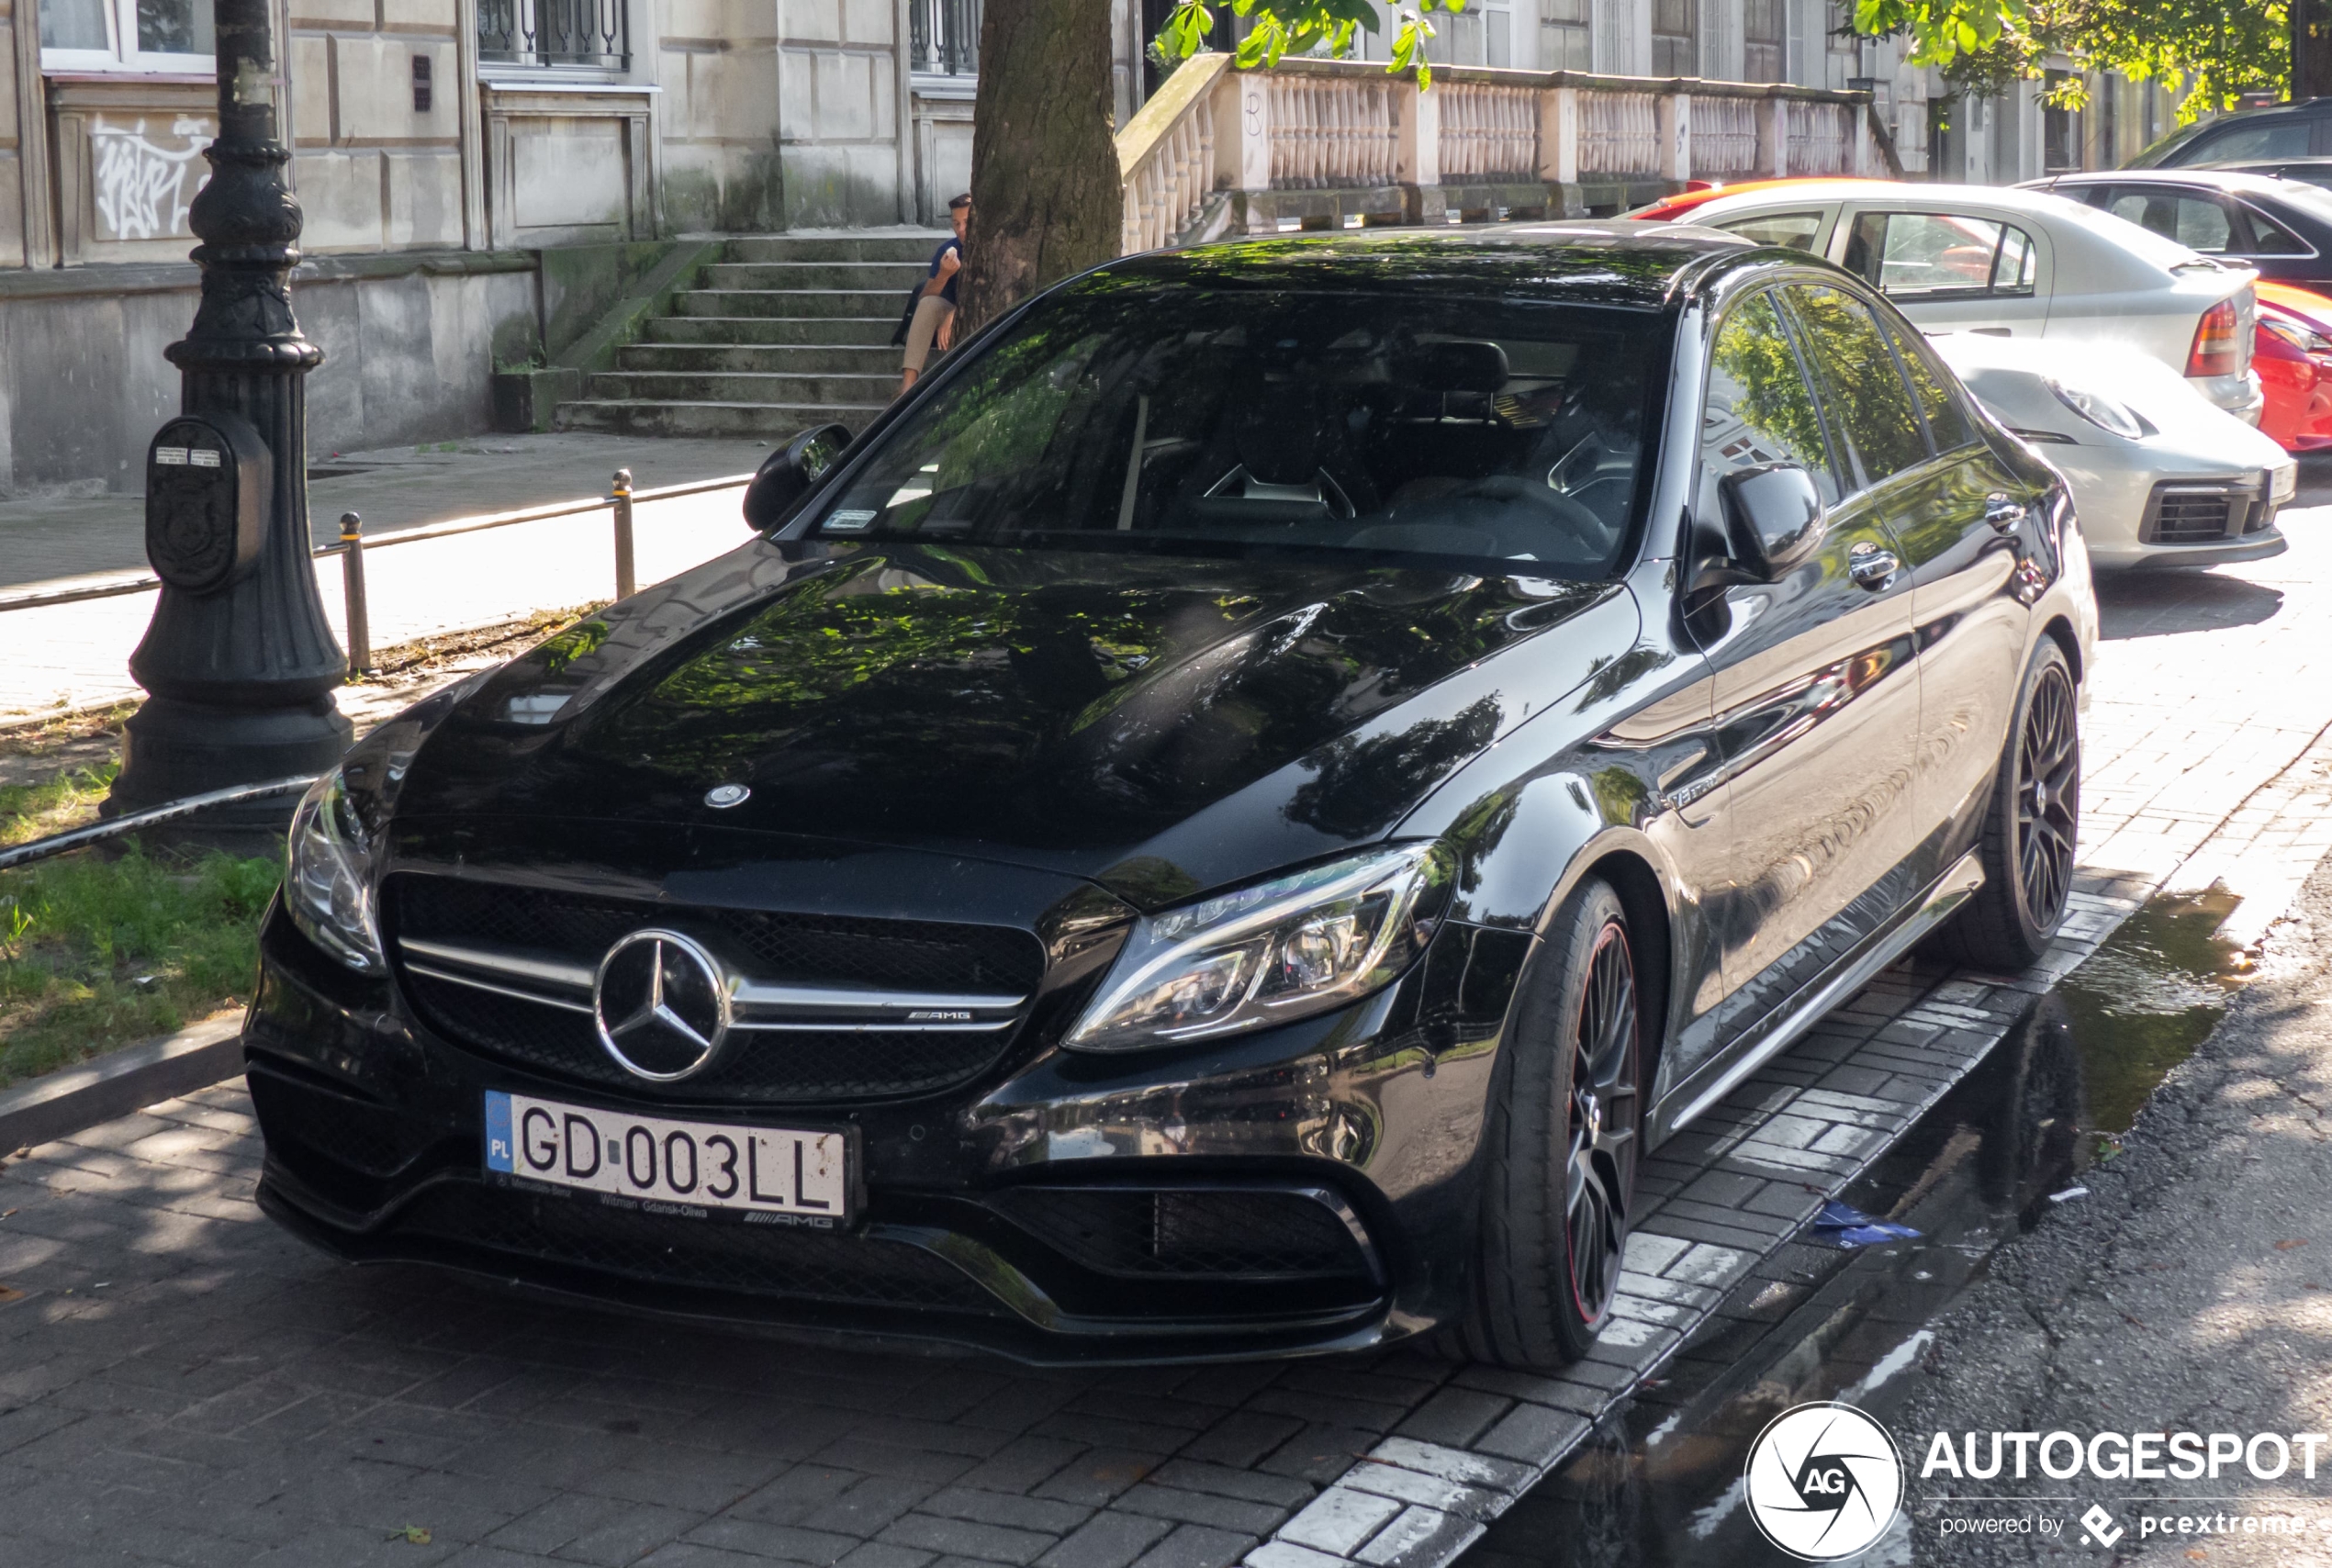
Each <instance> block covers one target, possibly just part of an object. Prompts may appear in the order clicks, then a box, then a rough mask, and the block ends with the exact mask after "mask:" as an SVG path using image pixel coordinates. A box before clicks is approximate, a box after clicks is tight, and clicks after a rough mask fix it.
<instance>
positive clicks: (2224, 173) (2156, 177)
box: [2018, 160, 2332, 196]
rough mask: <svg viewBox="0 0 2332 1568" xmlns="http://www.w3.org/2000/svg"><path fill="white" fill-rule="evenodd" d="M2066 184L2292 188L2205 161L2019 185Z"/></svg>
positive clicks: (2245, 190) (2255, 192) (2262, 191)
mask: <svg viewBox="0 0 2332 1568" xmlns="http://www.w3.org/2000/svg"><path fill="white" fill-rule="evenodd" d="M2326 162H2332V160H2326ZM2066 185H2209V186H2211V187H2212V188H2213V189H2214V190H2222V191H2225V192H2226V193H2227V194H2228V195H2229V196H2284V195H2287V194H2289V193H2290V191H2291V189H2292V182H2291V181H2289V180H2279V179H2277V178H2276V177H2275V176H2274V175H2272V174H2249V173H2247V172H2245V171H2243V170H2241V169H2227V168H2218V167H2214V166H2213V165H2211V164H2208V163H2189V164H2185V165H2182V166H2179V165H2173V166H2172V167H2170V168H2167V169H2091V170H2084V171H2082V172H2081V173H2080V174H2051V175H2050V176H2049V177H2048V178H2047V179H2046V180H2028V181H2026V182H2025V184H2024V185H2021V186H2019V187H2018V188H2019V189H2020V190H2021V189H2031V190H2052V189H2059V188H2062V187H2063V186H2066Z"/></svg>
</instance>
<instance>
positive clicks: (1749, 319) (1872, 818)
mask: <svg viewBox="0 0 2332 1568" xmlns="http://www.w3.org/2000/svg"><path fill="white" fill-rule="evenodd" d="M1710 360H1711V364H1710V376H1709V385H1708V392H1707V398H1706V401H1705V403H1704V405H1703V413H1702V440H1701V458H1700V484H1699V493H1698V496H1697V497H1696V500H1695V509H1696V511H1697V512H1698V514H1699V516H1700V517H1701V518H1703V519H1704V520H1708V521H1716V522H1717V523H1718V526H1720V527H1721V521H1720V520H1721V517H1722V511H1721V500H1720V496H1719V491H1718V481H1719V480H1720V479H1721V478H1722V476H1724V475H1725V474H1726V473H1728V472H1730V471H1732V470H1733V469H1735V468H1740V467H1746V466H1751V465H1758V464H1764V463H1771V462H1776V461H1786V462H1795V463H1799V464H1802V465H1804V466H1806V467H1807V468H1808V469H1810V470H1811V471H1812V472H1813V474H1814V475H1815V478H1816V483H1817V486H1818V487H1820V488H1821V489H1822V492H1823V495H1824V498H1825V500H1826V501H1828V502H1829V503H1830V505H1831V509H1832V510H1831V521H1830V528H1829V532H1828V534H1827V536H1826V537H1825V539H1824V541H1823V543H1822V548H1821V550H1820V552H1819V553H1818V554H1816V555H1815V556H1814V557H1813V558H1812V559H1811V560H1810V561H1808V562H1806V563H1805V564H1803V565H1802V566H1799V567H1797V568H1796V569H1794V570H1792V571H1790V572H1788V573H1787V574H1785V575H1784V576H1783V577H1782V578H1781V579H1780V580H1779V581H1777V582H1773V583H1752V584H1740V585H1735V586H1733V587H1730V588H1725V589H1724V590H1723V593H1722V603H1721V605H1720V606H1717V607H1715V609H1714V610H1712V611H1711V612H1709V613H1704V614H1703V615H1702V616H1700V617H1698V618H1697V625H1696V635H1697V637H1698V639H1699V642H1700V645H1701V647H1702V650H1703V651H1704V652H1705V653H1706V655H1708V658H1709V662H1710V670H1711V676H1712V678H1713V680H1714V683H1715V687H1716V698H1715V700H1716V710H1717V724H1718V731H1719V737H1720V740H1719V744H1720V746H1721V756H1722V757H1723V766H1724V768H1725V771H1726V774H1727V777H1728V782H1727V784H1726V785H1725V788H1726V790H1727V791H1728V796H1727V801H1726V805H1725V815H1726V818H1727V820H1728V821H1729V823H1731V824H1732V849H1731V851H1730V866H1731V873H1730V875H1729V876H1728V878H1727V879H1726V883H1725V885H1724V886H1723V888H1721V890H1718V891H1716V892H1715V893H1713V894H1712V895H1711V898H1712V902H1715V903H1717V904H1720V905H1721V908H1720V909H1716V910H1712V911H1711V919H1712V924H1716V925H1717V926H1718V927H1719V928H1720V929H1721V931H1722V932H1723V934H1724V941H1725V957H1724V977H1725V984H1726V987H1727V990H1728V995H1727V998H1726V1003H1725V1007H1724V1010H1723V1015H1722V1018H1721V1022H1720V1025H1719V1027H1718V1030H1717V1032H1716V1038H1717V1040H1719V1041H1723V1040H1729V1039H1732V1038H1733V1037H1736V1036H1738V1035H1739V1034H1740V1033H1741V1032H1742V1031H1743V1030H1744V1029H1747V1028H1748V1027H1750V1026H1751V1025H1754V1024H1755V1023H1756V1022H1757V1020H1758V1019H1760V1018H1762V1017H1764V1016H1765V1015H1766V1014H1768V1013H1770V1012H1771V1011H1772V1010H1773V1009H1774V1008H1775V1007H1776V1006H1777V1005H1779V1004H1780V1003H1782V1002H1786V1001H1788V999H1789V997H1790V996H1791V995H1792V994H1793V993H1795V992H1796V991H1798V990H1799V989H1800V988H1802V987H1803V986H1804V985H1805V984H1806V983H1807V981H1808V980H1811V979H1812V978H1813V976H1814V975H1816V974H1818V973H1819V972H1820V971H1821V970H1822V969H1825V968H1827V967H1828V966H1829V965H1830V964H1831V963H1832V962H1834V961H1835V960H1836V959H1837V958H1840V957H1842V956H1843V955H1844V953H1845V951H1846V950H1847V949H1849V948H1850V947H1852V946H1854V945H1855V944H1856V941H1858V940H1859V939H1860V938H1861V937H1862V936H1865V935H1868V934H1869V933H1870V932H1871V931H1872V930H1873V929H1875V928H1876V927H1877V925H1878V924H1880V923H1881V922H1883V921H1884V920H1885V919H1886V918H1887V917H1888V916H1889V915H1890V914H1891V913H1894V912H1895V911H1896V910H1897V909H1898V908H1900V904H1901V902H1902V900H1903V898H1904V897H1905V896H1906V890H1905V889H1904V888H1903V887H1901V886H1900V885H1898V883H1897V882H1896V881H1894V880H1892V879H1890V873H1891V871H1892V869H1893V868H1894V867H1895V865H1896V864H1897V863H1898V862H1899V861H1900V860H1901V859H1902V858H1903V857H1905V856H1906V855H1908V854H1909V853H1910V851H1911V847H1912V841H1913V839H1914V838H1915V836H1916V834H1914V833H1912V827H1911V823H1910V820H1909V817H1908V812H1907V808H1908V805H1909V800H1908V797H1909V794H1910V790H1911V780H1912V751H1913V745H1914V742H1915V738H1916V734H1917V730H1918V723H1919V690H1918V681H1917V677H1916V675H1915V674H1914V673H1913V668H1912V613H1911V611H1912V594H1911V578H1910V576H1909V574H1908V573H1906V572H1904V571H1902V570H1900V547H1899V545H1898V544H1897V543H1896V540H1895V537H1894V535H1893V533H1892V532H1891V531H1890V530H1889V527H1888V526H1887V523H1886V521H1885V516H1884V510H1883V507H1882V506H1880V505H1878V504H1875V499H1876V498H1874V497H1873V496H1872V495H1871V494H1870V493H1869V487H1867V485H1865V484H1864V483H1863V481H1862V479H1861V477H1860V470H1859V469H1858V468H1857V467H1856V465H1855V460H1854V456H1853V452H1852V449H1851V447H1850V446H1848V445H1847V444H1846V442H1845V439H1844V437H1845V431H1844V428H1843V426H1841V425H1840V424H1839V423H1838V422H1837V421H1836V420H1834V419H1833V418H1829V417H1826V416H1825V409H1824V403H1825V401H1827V400H1826V399H1818V398H1817V397H1816V395H1815V392H1814V386H1813V383H1812V381H1811V377H1810V374H1809V367H1808V364H1807V362H1806V359H1805V356H1804V354H1803V353H1802V352H1801V344H1800V343H1799V340H1798V337H1797V334H1795V333H1794V332H1793V331H1792V330H1790V328H1789V327H1788V325H1787V324H1786V311H1785V308H1784V307H1783V305H1782V304H1781V301H1780V298H1779V293H1778V291H1777V290H1774V289H1766V290H1764V291H1760V292H1758V293H1755V294H1752V295H1749V296H1747V297H1743V298H1742V299H1739V300H1737V301H1735V302H1734V303H1733V305H1732V307H1731V308H1730V309H1729V310H1728V311H1727V312H1726V316H1725V319H1723V321H1722V322H1721V324H1720V325H1719V327H1718V330H1717V334H1716V338H1715V341H1714V343H1713V345H1712V348H1711V353H1710ZM1698 1065H1699V1063H1696V1062H1679V1063H1678V1064H1677V1070H1678V1072H1679V1074H1681V1073H1683V1072H1687V1071H1689V1070H1692V1069H1693V1068H1694V1067H1696V1066H1698Z"/></svg>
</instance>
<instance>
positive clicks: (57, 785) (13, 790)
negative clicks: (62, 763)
mask: <svg viewBox="0 0 2332 1568" xmlns="http://www.w3.org/2000/svg"><path fill="white" fill-rule="evenodd" d="M120 771H121V764H120V763H118V762H103V763H99V764H98V765H96V766H95V767H75V768H71V769H68V770H67V771H65V772H63V773H61V774H59V775H58V776H57V777H56V778H50V779H47V780H45V781H44V782H41V783H39V784H0V849H6V848H7V847H8V846H11V845H16V844H28V843H30V842H31V841H32V840H34V839H36V838H46V837H48V836H49V835H50V834H52V833H63V832H64V831H65V830H66V829H68V828H76V827H81V826H84V825H85V824H87V823H93V822H95V821H96V820H97V805H98V802H99V801H103V800H104V799H105V798H106V791H107V790H110V789H112V788H113V780H114V775H116V774H117V773H119V772H120Z"/></svg>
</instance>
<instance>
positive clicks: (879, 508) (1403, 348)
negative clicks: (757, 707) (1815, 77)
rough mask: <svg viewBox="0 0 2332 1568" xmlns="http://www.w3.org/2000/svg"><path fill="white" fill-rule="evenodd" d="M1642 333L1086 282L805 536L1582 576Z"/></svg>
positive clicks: (1617, 525) (1633, 405)
mask: <svg viewBox="0 0 2332 1568" xmlns="http://www.w3.org/2000/svg"><path fill="white" fill-rule="evenodd" d="M1660 342H1661V340H1660V322H1659V319H1658V318H1655V317H1652V316H1649V315H1646V314H1644V313H1642V312H1637V311H1627V310H1615V309H1608V308H1593V307H1583V306H1555V305H1543V304H1536V303H1528V302H1517V301H1510V300H1501V299H1497V298H1495V297H1490V298H1480V297H1476V298H1443V297H1423V298H1420V297H1413V296H1402V295H1396V294H1391V293H1385V294H1364V293H1325V292H1306V291H1298V290H1229V289H1224V290H1210V289H1203V288H1192V287H1181V286H1137V287H1129V286H1127V285H1125V284H1123V283H1114V282H1112V281H1110V280H1106V279H1095V280H1093V281H1091V282H1089V283H1087V284H1084V285H1081V286H1079V287H1078V289H1077V290H1075V291H1073V292H1071V293H1070V294H1068V295H1066V296H1064V297H1058V298H1055V299H1053V300H1048V301H1047V302H1045V303H1044V304H1042V305H1040V306H1038V307H1037V308H1036V309H1035V310H1033V311H1032V312H1030V313H1029V315H1028V316H1026V318H1024V319H1022V320H1021V321H1020V322H1019V323H1017V324H1016V325H1015V327H1014V328H1013V329H1012V330H1010V331H1009V332H1007V333H1006V334H1004V335H1003V336H1001V337H999V338H998V339H996V340H995V341H993V342H991V343H989V344H988V345H986V346H985V347H984V348H983V349H982V350H981V352H980V354H979V357H978V359H977V360H975V361H974V362H973V363H971V364H969V365H967V366H966V367H965V368H964V369H963V371H962V372H961V373H960V374H959V375H956V376H954V377H953V378H951V379H950V380H949V382H948V383H947V385H946V386H943V387H940V388H939V389H937V391H936V393H935V394H934V395H933V396H932V397H931V398H930V400H929V401H928V402H926V403H925V404H924V405H923V406H922V407H920V408H918V409H915V410H914V412H913V413H912V414H910V415H909V416H907V417H906V418H905V419H904V420H902V421H901V423H900V424H899V425H898V426H897V427H896V428H895V429H894V430H892V431H890V432H889V433H888V434H887V436H886V437H885V438H884V440H883V441H882V442H881V443H880V446H879V447H878V448H877V450H876V451H875V452H874V453H873V454H872V455H871V457H870V459H869V462H868V464H867V465H866V466H865V467H864V468H862V469H861V470H860V471H859V472H858V474H856V475H854V476H852V477H851V480H850V483H849V484H848V486H847V487H846V488H845V489H843V490H842V491H841V493H839V494H838V495H836V496H835V498H833V499H832V500H830V501H828V502H827V503H826V504H825V505H824V507H822V508H821V509H819V510H820V515H819V516H818V518H817V521H816V522H815V524H814V525H813V528H812V529H811V531H810V532H811V533H812V535H813V537H818V538H824V539H854V540H855V539H875V538H888V539H898V538H911V539H921V540H931V541H946V542H972V543H990V544H1016V545H1036V546H1044V547H1055V548H1059V547H1074V548H1136V549H1159V548H1165V549H1171V550H1175V551H1183V552H1189V551H1200V552H1205V553H1208V554H1222V553H1239V552H1243V551H1246V550H1250V549H1254V548H1296V549H1306V550H1350V551H1362V552H1370V553H1389V554H1404V555H1418V554H1421V555H1441V556H1463V557H1467V558H1469V559H1477V560H1478V559H1482V558H1493V559H1497V560H1504V561H1516V562H1529V563H1530V564H1531V566H1532V575H1534V576H1551V577H1601V576H1604V575H1606V574H1608V573H1609V571H1610V570H1611V569H1612V566H1613V565H1614V563H1615V561H1616V559H1617V557H1618V555H1619V553H1620V546H1621V543H1622V542H1623V539H1624V537H1625V535H1626V532H1627V529H1628V524H1629V521H1630V517H1631V511H1632V510H1633V506H1634V501H1635V495H1636V490H1637V488H1638V484H1639V477H1638V476H1639V471H1640V469H1641V468H1642V462H1643V446H1644V442H1643V433H1644V431H1645V430H1646V428H1647V420H1648V419H1649V417H1650V416H1649V413H1648V403H1649V401H1650V398H1651V396H1652V394H1651V390H1650V389H1651V388H1652V387H1653V386H1654V385H1665V365H1664V364H1662V361H1663V358H1664V354H1663V353H1659V352H1655V345H1656V344H1660ZM1662 346H1663V347H1664V346H1665V345H1662Z"/></svg>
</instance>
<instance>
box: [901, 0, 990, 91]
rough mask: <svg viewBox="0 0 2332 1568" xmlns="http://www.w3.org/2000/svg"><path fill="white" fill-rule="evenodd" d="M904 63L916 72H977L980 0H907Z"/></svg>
mask: <svg viewBox="0 0 2332 1568" xmlns="http://www.w3.org/2000/svg"><path fill="white" fill-rule="evenodd" d="M907 63H908V65H909V67H910V68H911V69H912V70H913V71H914V73H916V74H917V75H920V76H976V75H978V74H979V73H980V0H908V6H907Z"/></svg>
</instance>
